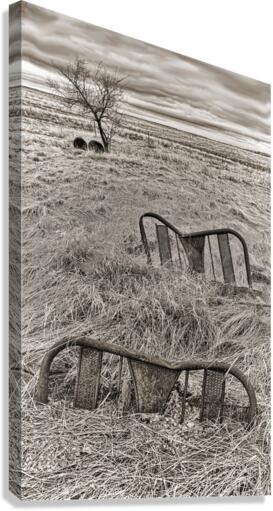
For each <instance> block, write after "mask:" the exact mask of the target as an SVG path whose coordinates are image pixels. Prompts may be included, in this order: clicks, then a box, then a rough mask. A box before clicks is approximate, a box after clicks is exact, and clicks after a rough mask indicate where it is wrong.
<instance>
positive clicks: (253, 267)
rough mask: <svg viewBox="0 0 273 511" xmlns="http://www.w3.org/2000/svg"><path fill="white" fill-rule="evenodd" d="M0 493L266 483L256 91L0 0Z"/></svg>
mask: <svg viewBox="0 0 273 511" xmlns="http://www.w3.org/2000/svg"><path fill="white" fill-rule="evenodd" d="M9 100H10V153H9V158H10V466H9V471H10V472H9V478H10V489H11V491H12V492H13V493H14V494H15V495H16V496H17V497H19V498H21V499H24V500H37V501H38V500H39V501H50V500H69V499H71V500H81V499H96V500H101V499H107V500H111V499H113V500H117V499H141V498H158V497H161V498H162V497H167V498H178V497H204V496H261V495H267V494H269V493H270V447H269V445H270V444H269V434H270V145H269V137H270V86H269V85H268V84H266V83H262V82H259V81H257V80H254V79H251V78H248V77H246V76H241V75H239V74H235V73H232V72H230V71H227V70H225V69H222V68H219V67H215V66H212V65H210V64H207V63H204V62H200V61H198V60H195V59H193V58H190V57H186V56H183V55H179V54H177V53H173V52H171V51H167V50H165V49H162V48H159V47H156V46H153V45H150V44H147V43H145V42H142V41H139V40H135V39H132V38H129V37H127V36H124V35H121V34H118V33H114V32H111V31H108V30H105V29H103V28H99V27H97V26H94V25H90V24H87V23H85V22H83V21H78V20H76V19H72V18H69V17H66V16H64V15H62V14H58V13H55V12H52V11H49V10H47V9H43V8H40V7H37V6H35V5H32V4H30V3H27V2H17V3H15V4H12V5H11V6H10V92H9Z"/></svg>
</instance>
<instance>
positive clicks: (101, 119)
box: [48, 58, 125, 152]
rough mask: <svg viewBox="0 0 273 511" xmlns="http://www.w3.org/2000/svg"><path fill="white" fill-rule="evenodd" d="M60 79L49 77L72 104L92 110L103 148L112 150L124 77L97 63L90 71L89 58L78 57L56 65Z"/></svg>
mask: <svg viewBox="0 0 273 511" xmlns="http://www.w3.org/2000/svg"><path fill="white" fill-rule="evenodd" d="M55 68H56V69H57V71H58V73H59V75H60V78H61V79H60V80H58V81H57V80H48V84H49V86H50V87H51V89H53V90H55V91H56V92H57V93H58V94H60V95H61V96H62V97H63V98H64V100H65V101H66V103H67V104H68V105H69V107H71V108H72V107H73V106H75V105H77V106H79V107H80V108H82V109H83V111H84V113H85V114H86V113H87V114H90V116H91V118H92V121H93V124H94V125H95V127H97V128H98V131H99V134H100V137H101V140H102V143H103V147H104V150H105V151H106V152H109V151H110V149H111V141H112V139H113V137H114V135H115V133H116V131H117V128H118V127H119V126H120V122H121V117H122V115H121V113H120V111H119V107H120V104H121V102H122V100H123V97H124V88H123V84H124V79H125V77H120V76H119V75H118V74H117V73H116V72H112V71H111V70H109V69H107V68H106V67H105V66H104V65H103V64H102V63H100V64H98V66H97V68H96V70H95V72H93V73H91V71H90V69H89V68H88V65H87V62H86V61H85V60H83V59H80V58H77V59H76V60H75V62H73V63H72V64H68V65H66V66H58V65H56V66H55Z"/></svg>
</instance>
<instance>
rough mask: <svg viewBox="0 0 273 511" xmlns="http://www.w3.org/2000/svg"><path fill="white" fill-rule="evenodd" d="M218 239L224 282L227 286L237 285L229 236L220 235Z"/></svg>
mask: <svg viewBox="0 0 273 511" xmlns="http://www.w3.org/2000/svg"><path fill="white" fill-rule="evenodd" d="M217 239H218V245H219V252H220V257H221V263H222V270H223V275H224V281H225V282H226V283H227V284H234V285H236V280H235V274H234V267H233V261H232V255H231V250H230V244H229V237H228V234H218V235H217Z"/></svg>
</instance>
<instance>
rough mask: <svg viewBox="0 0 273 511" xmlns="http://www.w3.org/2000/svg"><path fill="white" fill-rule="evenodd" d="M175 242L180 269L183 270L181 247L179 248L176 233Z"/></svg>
mask: <svg viewBox="0 0 273 511" xmlns="http://www.w3.org/2000/svg"><path fill="white" fill-rule="evenodd" d="M175 241H176V248H177V252H178V259H179V264H180V268H182V261H181V253H180V247H179V243H178V236H177V234H176V233H175Z"/></svg>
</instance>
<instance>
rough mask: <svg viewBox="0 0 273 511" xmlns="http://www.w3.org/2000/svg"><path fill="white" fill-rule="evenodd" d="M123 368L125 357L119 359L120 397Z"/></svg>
mask: <svg viewBox="0 0 273 511" xmlns="http://www.w3.org/2000/svg"><path fill="white" fill-rule="evenodd" d="M122 367H123V357H119V369H118V388H117V390H118V395H119V394H120V389H121V376H122Z"/></svg>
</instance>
